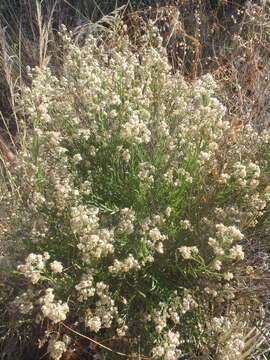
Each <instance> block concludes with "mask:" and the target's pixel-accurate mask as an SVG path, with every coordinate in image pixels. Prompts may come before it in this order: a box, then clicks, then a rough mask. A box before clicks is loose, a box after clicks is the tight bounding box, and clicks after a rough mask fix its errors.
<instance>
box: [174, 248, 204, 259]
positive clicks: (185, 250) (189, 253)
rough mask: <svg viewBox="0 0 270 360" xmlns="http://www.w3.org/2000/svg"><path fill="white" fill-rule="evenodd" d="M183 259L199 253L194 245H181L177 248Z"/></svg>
mask: <svg viewBox="0 0 270 360" xmlns="http://www.w3.org/2000/svg"><path fill="white" fill-rule="evenodd" d="M177 250H178V251H179V252H180V254H181V255H182V257H183V258H184V259H186V260H187V259H191V258H192V257H194V256H196V255H197V254H198V253H199V249H198V248H197V247H196V246H181V247H180V248H178V249H177Z"/></svg>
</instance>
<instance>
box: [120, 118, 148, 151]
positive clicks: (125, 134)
mask: <svg viewBox="0 0 270 360" xmlns="http://www.w3.org/2000/svg"><path fill="white" fill-rule="evenodd" d="M139 116H140V114H136V112H134V113H133V114H132V116H131V117H130V119H129V121H128V122H126V123H125V124H123V125H122V129H121V131H120V137H121V138H122V139H125V140H131V141H132V143H133V144H141V143H146V144H147V143H149V142H150V140H151V132H150V130H149V129H148V128H147V125H146V123H145V118H144V119H139ZM147 117H150V114H149V113H148V115H147Z"/></svg>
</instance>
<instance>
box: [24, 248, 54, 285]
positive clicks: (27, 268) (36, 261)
mask: <svg viewBox="0 0 270 360" xmlns="http://www.w3.org/2000/svg"><path fill="white" fill-rule="evenodd" d="M49 258H50V255H49V254H48V253H44V254H43V255H40V254H33V253H31V254H29V255H28V256H27V258H26V259H25V264H22V265H18V267H17V269H18V270H19V271H21V272H22V273H23V274H24V276H25V277H26V278H28V279H30V281H31V283H32V284H36V283H37V282H38V281H39V280H40V277H41V273H42V272H43V271H44V270H45V267H46V261H47V260H48V259H49Z"/></svg>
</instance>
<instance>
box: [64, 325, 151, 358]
mask: <svg viewBox="0 0 270 360" xmlns="http://www.w3.org/2000/svg"><path fill="white" fill-rule="evenodd" d="M60 325H62V326H64V327H65V328H66V329H68V330H69V331H71V332H73V333H74V334H76V335H79V336H80V337H82V338H84V339H87V340H89V341H91V342H92V343H94V344H96V345H98V346H100V347H101V348H103V349H105V350H107V351H109V352H112V353H114V354H116V355H119V356H123V357H126V358H129V359H142V360H152V359H154V358H153V357H152V356H151V357H149V356H144V355H138V354H132V355H131V354H124V353H121V352H119V351H114V350H112V349H111V348H109V347H108V346H105V345H103V344H101V343H100V342H98V341H96V340H94V339H91V338H90V337H88V336H86V335H83V334H81V333H79V332H78V331H76V330H74V329H72V328H70V327H69V326H67V325H66V324H64V323H62V322H61V323H60Z"/></svg>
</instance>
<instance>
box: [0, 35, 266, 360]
mask: <svg viewBox="0 0 270 360" xmlns="http://www.w3.org/2000/svg"><path fill="white" fill-rule="evenodd" d="M145 37H146V45H145V46H144V47H143V48H142V49H141V50H140V53H138V54H134V52H132V46H131V44H130V43H129V39H128V38H121V39H119V40H117V37H114V36H113V35H112V37H111V39H109V40H108V41H107V42H104V43H100V42H98V41H97V40H95V39H94V38H92V37H89V38H88V39H87V40H86V43H85V45H84V46H83V47H81V48H79V47H77V46H76V45H74V43H73V42H72V40H71V38H70V37H69V34H68V33H67V32H64V33H63V41H64V46H65V51H64V53H65V57H64V66H63V73H62V75H61V77H59V78H57V77H55V76H54V75H53V74H52V72H51V71H50V69H49V68H46V67H44V68H36V69H34V70H32V71H30V75H31V77H32V86H31V88H27V87H26V88H24V89H22V97H21V100H20V101H19V103H18V105H20V107H21V109H23V110H24V111H25V114H26V116H27V118H28V121H29V123H30V124H31V130H28V131H27V133H26V135H25V137H22V139H23V140H22V144H21V150H20V152H19V153H18V155H17V160H16V165H15V166H14V165H13V166H9V168H8V170H9V172H10V177H9V179H10V184H9V187H10V188H11V190H12V192H11V195H10V196H9V198H8V200H9V203H8V204H7V206H9V207H10V208H11V209H12V211H13V213H12V215H11V216H10V219H9V223H7V224H6V225H5V229H3V233H4V236H5V237H6V238H7V237H10V238H15V239H16V240H17V242H18V243H22V244H23V254H24V255H25V260H24V261H23V260H22V254H19V255H18V256H19V261H20V262H21V263H20V264H19V266H18V268H17V271H18V273H19V275H20V276H21V275H23V276H24V277H25V278H26V280H27V284H29V288H28V289H27V291H26V292H24V294H21V296H20V297H18V298H16V299H14V301H13V306H15V305H16V306H17V307H18V309H21V313H22V316H28V317H30V318H31V319H36V320H37V321H41V320H43V319H47V320H48V321H50V323H51V324H52V326H53V324H56V325H57V324H62V323H63V322H65V323H66V324H69V325H70V326H72V325H73V327H74V328H75V326H76V328H77V330H78V329H80V331H82V332H83V333H84V334H88V335H89V334H90V335H92V336H94V335H93V334H96V336H97V339H99V341H102V340H103V339H106V338H113V339H114V341H113V342H112V348H113V347H114V346H116V345H117V344H118V345H117V346H122V349H123V348H124V347H125V346H128V350H127V351H128V352H130V353H131V352H132V353H137V354H138V353H139V352H140V354H142V353H143V354H144V355H146V356H153V357H154V358H162V359H165V360H174V359H178V358H179V356H180V355H181V353H184V352H190V353H192V354H193V355H194V356H196V355H198V356H199V355H200V354H204V355H205V354H208V355H209V356H210V355H211V354H212V355H214V356H215V359H222V360H232V359H236V358H237V356H241V354H242V352H243V351H244V350H245V344H244V337H245V336H246V335H247V333H248V332H249V330H250V326H251V325H250V324H249V323H248V322H246V323H245V327H240V328H241V330H239V326H238V327H237V333H233V334H232V332H233V331H232V332H231V333H229V332H228V326H227V327H226V326H225V325H224V326H223V324H225V323H226V324H232V323H233V322H237V323H238V324H239V321H241V314H240V315H239V314H238V310H237V309H238V307H237V306H238V302H239V298H238V297H237V296H236V295H235V292H236V290H237V285H238V281H239V280H238V279H237V275H239V273H240V272H242V273H243V272H245V266H244V258H245V254H244V244H245V236H246V234H247V230H248V229H249V228H251V227H253V226H255V225H256V222H257V219H258V218H259V217H260V216H261V215H262V214H263V211H264V209H265V207H266V203H267V201H268V200H269V193H270V188H269V187H268V186H267V181H266V179H267V171H268V170H267V169H268V167H269V140H270V135H269V133H268V132H266V131H264V132H263V133H261V134H258V133H256V132H255V131H254V130H253V129H252V127H251V126H250V125H246V126H245V127H243V128H242V129H240V130H239V129H236V128H234V127H233V126H231V125H230V123H229V122H227V121H225V120H224V115H225V112H226V109H225V107H224V106H223V105H222V104H221V103H220V102H219V101H218V100H217V99H216V97H215V93H216V92H217V91H218V88H217V85H216V84H215V82H214V80H213V78H212V77H211V76H210V75H206V76H204V77H202V78H201V79H198V80H196V81H194V82H192V83H187V82H186V81H185V80H184V79H183V78H182V77H181V75H180V74H178V73H176V74H173V73H172V72H171V67H170V65H169V63H168V61H167V57H166V50H165V49H164V48H163V47H162V41H161V38H160V37H159V36H158V33H157V32H156V31H155V30H153V31H152V32H150V33H149V34H146V35H145ZM248 311H249V307H248V305H247V307H246V309H245V315H246V317H248V315H247V314H248ZM225 313H226V314H227V315H226V316H225V315H224V314H225ZM235 319H236V320H235ZM82 329H83V330H82ZM223 330H224V331H223ZM63 331H64V330H63ZM245 331H246V332H247V333H245ZM224 334H225V335H224ZM61 339H62V338H61V337H60V338H57V339H56V338H51V339H50V340H49V346H48V351H49V352H50V354H51V357H52V358H53V359H60V358H61V356H62V354H63V353H64V351H66V349H67V348H68V344H66V342H65V341H62V340H63V339H62V340H61ZM105 354H106V352H105ZM137 356H138V357H140V356H141V355H137ZM111 357H112V355H111V354H110V355H109V358H111ZM134 357H136V355H134ZM239 359H240V357H239Z"/></svg>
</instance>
